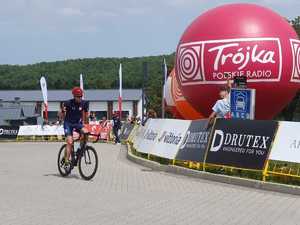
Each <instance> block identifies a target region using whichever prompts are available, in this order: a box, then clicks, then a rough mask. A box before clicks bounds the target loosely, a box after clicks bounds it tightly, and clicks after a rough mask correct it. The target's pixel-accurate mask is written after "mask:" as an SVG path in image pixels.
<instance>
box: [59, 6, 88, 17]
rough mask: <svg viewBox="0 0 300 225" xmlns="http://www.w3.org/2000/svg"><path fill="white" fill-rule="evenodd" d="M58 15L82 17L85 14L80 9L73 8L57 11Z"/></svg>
mask: <svg viewBox="0 0 300 225" xmlns="http://www.w3.org/2000/svg"><path fill="white" fill-rule="evenodd" d="M58 13H59V14H61V15H63V16H83V15H84V14H85V13H84V12H82V11H81V10H80V9H75V8H62V9H58Z"/></svg>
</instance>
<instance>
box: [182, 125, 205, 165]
mask: <svg viewBox="0 0 300 225" xmlns="http://www.w3.org/2000/svg"><path fill="white" fill-rule="evenodd" d="M207 125H208V120H206V119H205V120H194V121H192V122H191V125H190V127H189V128H188V130H187V132H186V134H185V136H184V138H183V141H182V143H181V145H180V147H179V151H178V153H177V155H176V159H177V160H186V161H194V162H204V157H205V152H206V149H207V145H208V141H209V135H210V129H207Z"/></svg>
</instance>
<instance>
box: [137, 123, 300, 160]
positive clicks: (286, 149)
mask: <svg viewBox="0 0 300 225" xmlns="http://www.w3.org/2000/svg"><path fill="white" fill-rule="evenodd" d="M190 124H191V121H189V120H175V119H150V120H149V121H148V122H147V124H146V125H145V126H140V127H138V128H137V130H136V131H135V134H134V136H133V138H132V142H133V146H134V148H135V149H137V150H138V151H139V152H142V153H146V154H152V155H156V156H160V157H164V158H168V159H175V157H176V154H177V152H178V150H179V147H180V146H181V144H182V142H183V138H184V136H185V134H186V132H187V131H188V129H189V125H190ZM208 147H209V146H208ZM268 159H269V160H280V161H286V162H296V163H300V123H299V122H278V131H277V134H276V137H275V140H274V142H273V145H272V148H271V151H270V154H269V157H268Z"/></svg>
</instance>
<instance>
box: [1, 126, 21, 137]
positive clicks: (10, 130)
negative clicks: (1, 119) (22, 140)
mask: <svg viewBox="0 0 300 225" xmlns="http://www.w3.org/2000/svg"><path fill="white" fill-rule="evenodd" d="M18 132H19V127H18V126H0V139H16V138H17V136H18Z"/></svg>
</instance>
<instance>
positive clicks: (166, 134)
mask: <svg viewBox="0 0 300 225" xmlns="http://www.w3.org/2000/svg"><path fill="white" fill-rule="evenodd" d="M162 121H163V122H162ZM158 124H160V127H161V129H160V131H159V133H158V134H157V137H156V138H155V144H156V145H155V148H153V151H152V154H153V155H156V156H160V157H163V158H167V159H175V157H176V154H177V152H178V150H179V147H180V146H181V145H182V143H183V141H184V136H185V134H186V132H187V130H188V128H189V126H190V124H191V121H190V120H175V119H164V120H160V121H158ZM145 135H146V134H145Z"/></svg>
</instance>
